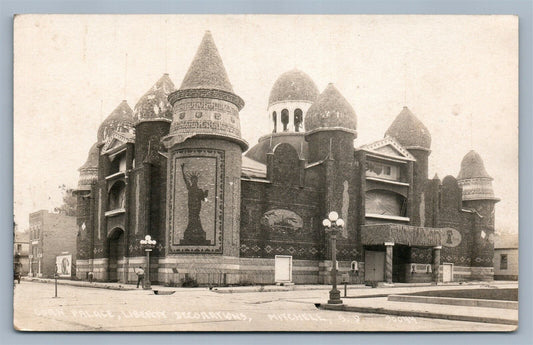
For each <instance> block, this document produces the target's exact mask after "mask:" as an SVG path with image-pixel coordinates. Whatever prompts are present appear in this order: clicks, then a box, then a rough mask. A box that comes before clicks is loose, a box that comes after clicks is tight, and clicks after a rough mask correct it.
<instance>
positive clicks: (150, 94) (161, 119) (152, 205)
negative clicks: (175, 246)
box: [133, 73, 176, 255]
mask: <svg viewBox="0 0 533 345" xmlns="http://www.w3.org/2000/svg"><path fill="white" fill-rule="evenodd" d="M174 91H176V88H175V86H174V83H173V82H172V80H170V77H169V76H168V74H166V73H165V74H163V75H162V76H161V78H159V80H158V81H157V82H156V83H155V84H154V85H153V86H152V87H151V88H150V89H149V90H148V91H147V92H146V93H145V94H144V95H143V96H142V97H141V98H140V99H139V101H138V102H137V104H136V105H135V107H134V108H133V117H134V120H135V162H136V165H137V167H136V170H137V172H136V174H135V175H134V176H133V178H134V179H135V181H134V183H135V188H136V191H135V199H136V200H135V203H136V205H137V210H136V212H138V216H137V217H136V222H137V224H136V226H137V228H138V229H139V231H136V232H135V235H136V238H135V240H134V241H133V242H134V243H139V240H141V239H143V238H144V237H145V236H146V235H150V236H152V238H153V239H155V240H156V241H157V242H158V243H165V242H164V240H165V231H164V229H165V203H166V182H167V160H166V158H165V157H164V156H163V155H161V154H160V153H159V152H160V151H163V149H162V145H161V139H162V138H163V137H165V136H167V135H168V133H169V129H170V123H171V122H172V106H171V105H170V103H169V101H168V95H170V94H171V93H172V92H174ZM153 254H154V255H161V254H162V253H161V252H160V249H159V248H156V249H155V250H154V253H153Z"/></svg>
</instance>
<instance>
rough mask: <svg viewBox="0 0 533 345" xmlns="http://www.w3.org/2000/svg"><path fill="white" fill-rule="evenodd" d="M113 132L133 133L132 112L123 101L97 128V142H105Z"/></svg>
mask: <svg viewBox="0 0 533 345" xmlns="http://www.w3.org/2000/svg"><path fill="white" fill-rule="evenodd" d="M113 132H121V133H133V111H132V110H131V108H130V106H129V105H128V102H126V101H125V100H124V101H122V102H120V104H119V105H118V107H116V108H115V110H113V112H111V114H109V116H108V117H107V118H106V119H105V120H104V121H103V122H102V124H101V125H100V128H98V134H97V139H98V142H99V143H101V142H103V141H105V140H106V139H107V138H108V137H109V136H110V135H111V134H112V133H113Z"/></svg>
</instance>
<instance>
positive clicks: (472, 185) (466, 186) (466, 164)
mask: <svg viewBox="0 0 533 345" xmlns="http://www.w3.org/2000/svg"><path fill="white" fill-rule="evenodd" d="M492 180H493V178H492V177H491V176H490V175H489V174H488V173H487V171H486V170H485V164H484V163H483V159H482V158H481V156H480V155H479V154H478V153H477V152H476V151H474V150H471V151H470V152H468V153H467V154H466V155H465V156H464V158H463V160H462V161H461V170H460V171H459V175H458V176H457V182H458V183H459V186H461V187H462V188H463V201H467V200H494V201H498V200H499V199H498V198H496V197H495V196H494V190H493V189H492Z"/></svg>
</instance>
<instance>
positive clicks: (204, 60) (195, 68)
mask: <svg viewBox="0 0 533 345" xmlns="http://www.w3.org/2000/svg"><path fill="white" fill-rule="evenodd" d="M185 89H216V90H221V91H226V92H231V93H233V87H232V86H231V83H230V82H229V79H228V74H227V73H226V69H225V68H224V64H223V63H222V58H221V57H220V54H219V53H218V49H217V47H216V45H215V41H214V40H213V36H212V35H211V32H210V31H206V32H205V34H204V38H203V39H202V43H200V46H199V47H198V50H197V51H196V55H195V57H194V60H193V61H192V63H191V66H190V67H189V70H188V71H187V74H186V75H185V78H183V82H182V83H181V86H180V90H185Z"/></svg>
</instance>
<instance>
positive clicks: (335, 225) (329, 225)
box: [322, 211, 344, 304]
mask: <svg viewBox="0 0 533 345" xmlns="http://www.w3.org/2000/svg"><path fill="white" fill-rule="evenodd" d="M322 225H324V228H325V231H326V232H327V233H329V235H330V239H331V262H332V268H331V283H332V288H331V291H330V292H329V300H328V304H342V300H341V292H340V291H339V290H338V289H337V234H338V233H339V232H340V231H341V230H342V228H343V227H344V220H342V219H341V218H339V214H338V213H337V212H335V211H333V212H330V213H329V214H328V218H326V219H324V220H323V221H322Z"/></svg>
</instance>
